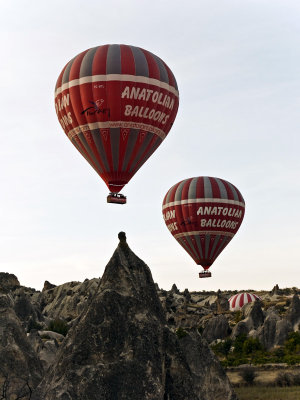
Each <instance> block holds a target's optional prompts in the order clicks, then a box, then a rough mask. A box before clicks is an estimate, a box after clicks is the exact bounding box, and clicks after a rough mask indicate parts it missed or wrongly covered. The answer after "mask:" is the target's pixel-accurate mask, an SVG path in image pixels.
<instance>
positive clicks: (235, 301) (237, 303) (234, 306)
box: [228, 292, 261, 311]
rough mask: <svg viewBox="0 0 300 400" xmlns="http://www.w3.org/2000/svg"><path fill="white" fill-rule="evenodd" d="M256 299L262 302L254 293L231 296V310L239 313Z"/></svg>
mask: <svg viewBox="0 0 300 400" xmlns="http://www.w3.org/2000/svg"><path fill="white" fill-rule="evenodd" d="M256 299H258V300H261V298H260V297H259V296H257V295H256V294H252V293H246V292H244V293H238V294H235V295H234V296H231V297H230V299H229V300H228V301H229V308H230V311H238V310H240V309H241V308H242V307H243V306H244V305H245V304H248V303H251V302H252V301H255V300H256Z"/></svg>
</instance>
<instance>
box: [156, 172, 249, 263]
mask: <svg viewBox="0 0 300 400" xmlns="http://www.w3.org/2000/svg"><path fill="white" fill-rule="evenodd" d="M162 210H163V217H164V220H165V223H166V225H167V227H168V229H169V231H170V232H171V233H172V235H173V236H174V238H175V239H176V240H177V241H178V242H179V243H180V245H181V246H182V247H183V248H184V249H185V250H186V251H187V252H188V253H189V255H190V256H191V257H192V258H193V259H194V261H195V262H196V263H197V264H198V265H201V266H202V267H203V268H204V269H205V270H207V269H208V268H209V267H210V266H211V265H212V263H213V262H214V261H215V259H216V258H217V257H218V255H219V254H220V253H221V251H222V250H224V248H225V247H226V246H227V244H228V243H229V242H230V241H231V239H232V238H233V236H234V235H235V234H236V232H237V230H238V229H239V227H240V225H241V222H242V220H243V218H244V213H245V202H244V199H243V197H242V195H241V193H240V192H239V190H238V189H237V188H236V187H235V186H234V185H232V184H231V183H229V182H227V181H225V180H224V179H219V178H212V177H208V176H200V177H196V178H189V179H185V180H183V181H181V182H178V183H176V185H174V186H172V187H171V189H169V191H168V192H167V194H166V195H165V197H164V200H163V207H162Z"/></svg>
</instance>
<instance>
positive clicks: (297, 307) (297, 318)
mask: <svg viewBox="0 0 300 400" xmlns="http://www.w3.org/2000/svg"><path fill="white" fill-rule="evenodd" d="M286 318H287V320H288V321H289V322H290V323H291V324H292V326H293V327H294V328H295V329H297V328H298V326H297V325H298V324H299V323H300V299H299V297H298V296H297V295H296V294H294V296H293V298H292V302H291V304H290V307H289V309H288V311H287V315H286ZM298 329H299V330H300V327H299V328H298Z"/></svg>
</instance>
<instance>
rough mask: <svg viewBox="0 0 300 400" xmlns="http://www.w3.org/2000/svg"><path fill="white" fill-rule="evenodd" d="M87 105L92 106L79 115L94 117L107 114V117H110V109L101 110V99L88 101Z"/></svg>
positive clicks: (102, 101)
mask: <svg viewBox="0 0 300 400" xmlns="http://www.w3.org/2000/svg"><path fill="white" fill-rule="evenodd" d="M89 103H91V104H92V106H90V107H88V108H86V109H84V110H83V111H81V114H82V115H83V114H85V115H95V114H101V113H102V114H107V115H108V117H110V109H109V108H102V104H103V103H104V100H103V99H100V100H96V101H91V100H89Z"/></svg>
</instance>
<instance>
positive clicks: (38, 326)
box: [27, 319, 43, 332]
mask: <svg viewBox="0 0 300 400" xmlns="http://www.w3.org/2000/svg"><path fill="white" fill-rule="evenodd" d="M42 328H43V325H41V324H39V323H38V322H36V321H34V320H33V319H30V320H29V322H28V327H27V332H30V331H31V330H33V329H36V330H38V331H40V330H41V329H42Z"/></svg>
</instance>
